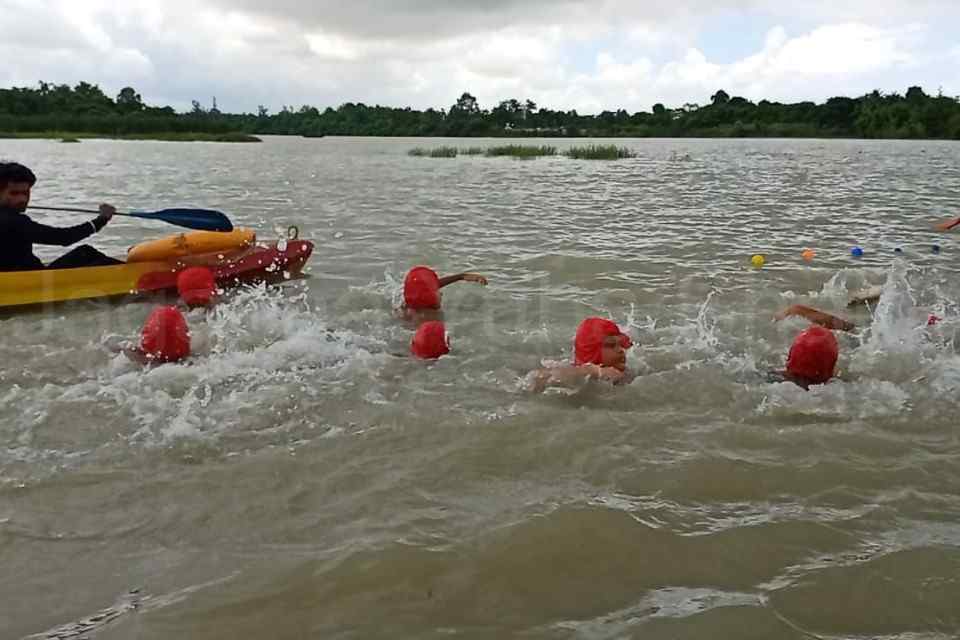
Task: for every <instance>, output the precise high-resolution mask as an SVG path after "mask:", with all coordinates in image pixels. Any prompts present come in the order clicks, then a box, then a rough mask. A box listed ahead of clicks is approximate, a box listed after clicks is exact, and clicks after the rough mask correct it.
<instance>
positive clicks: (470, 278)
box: [440, 272, 487, 289]
mask: <svg viewBox="0 0 960 640" xmlns="http://www.w3.org/2000/svg"><path fill="white" fill-rule="evenodd" d="M461 280H463V281H466V282H476V283H477V284H482V285H486V284H487V279H486V278H485V277H483V276H482V275H480V274H479V273H470V272H466V273H458V274H456V275H453V276H444V277H443V278H440V288H441V289H443V288H444V287H445V286H447V285H448V284H453V283H454V282H460V281H461Z"/></svg>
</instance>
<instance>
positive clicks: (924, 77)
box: [0, 0, 960, 114]
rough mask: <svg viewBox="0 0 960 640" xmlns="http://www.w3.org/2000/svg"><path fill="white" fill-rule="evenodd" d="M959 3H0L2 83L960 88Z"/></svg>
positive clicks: (237, 96)
mask: <svg viewBox="0 0 960 640" xmlns="http://www.w3.org/2000/svg"><path fill="white" fill-rule="evenodd" d="M957 27H960V0H911V1H909V2H908V1H904V0H793V1H792V2H772V1H768V0H668V1H661V0H647V1H645V0H593V1H586V0H312V1H310V0H271V1H270V2H265V1H264V0H124V1H123V2H116V1H115V0H0V34H2V35H0V59H2V60H4V61H5V64H3V65H0V87H10V86H35V85H36V83H37V82H38V81H40V80H44V81H47V82H55V83H68V84H71V85H72V84H76V83H77V82H80V81H87V82H92V83H95V84H99V85H100V87H101V88H102V89H103V90H104V91H105V92H106V93H107V94H108V95H111V96H115V95H116V93H118V92H119V90H120V89H121V88H123V87H124V86H132V87H134V88H135V89H136V90H137V91H138V92H139V93H140V94H141V95H142V96H143V99H144V101H145V102H147V103H149V104H152V105H171V106H173V107H175V108H177V109H181V110H185V109H187V108H189V106H190V103H191V101H192V100H194V99H196V100H198V101H200V102H201V104H204V105H207V106H209V105H210V104H211V102H212V100H213V98H214V97H216V100H217V104H218V106H219V108H220V109H221V110H222V111H228V112H255V111H256V110H257V107H258V106H259V105H264V106H266V107H267V108H268V109H270V111H271V112H275V111H277V110H279V109H280V108H281V107H282V106H284V105H290V106H292V107H294V108H299V107H300V106H301V105H304V104H309V105H314V106H317V107H319V108H320V109H323V108H325V107H328V106H332V107H336V106H338V105H340V104H342V103H344V102H363V103H366V104H370V105H373V104H381V105H388V106H398V107H404V106H409V107H413V108H416V109H424V108H427V107H434V108H448V107H449V106H450V105H451V104H453V103H454V102H455V101H456V99H457V98H458V97H459V96H460V94H461V93H463V92H464V91H469V92H470V93H471V94H473V95H474V96H476V97H477V98H478V100H479V102H480V105H481V107H483V108H492V107H494V106H496V105H497V103H499V102H500V101H501V100H505V99H509V98H517V99H520V100H524V99H528V98H529V99H531V100H533V101H534V102H536V103H537V104H538V105H539V106H541V107H549V108H551V109H561V110H568V109H576V110H578V111H579V112H580V113H584V114H586V113H598V112H600V111H602V110H604V109H610V110H615V109H619V108H624V109H627V110H628V111H630V112H635V111H649V110H650V109H651V107H652V106H653V104H655V103H657V102H661V103H663V104H665V105H667V106H668V107H679V106H682V105H684V104H686V103H695V104H705V103H708V102H709V100H710V96H711V95H712V94H713V93H715V92H716V91H717V90H718V89H723V90H725V91H726V92H727V93H728V94H730V95H731V96H735V95H739V96H743V97H745V98H748V99H750V100H761V99H769V100H776V101H782V102H791V101H793V102H795V101H801V100H814V101H817V102H820V101H823V100H825V99H827V98H829V97H832V96H837V95H844V96H858V95H863V94H864V93H867V92H869V91H872V90H874V89H879V90H881V91H883V92H893V91H896V92H899V93H904V92H905V91H906V89H907V88H908V87H909V86H912V85H921V86H923V87H924V89H926V90H927V92H928V93H937V92H938V90H942V91H943V93H944V94H946V95H951V96H956V95H960V38H958V37H956V33H955V30H956V28H957Z"/></svg>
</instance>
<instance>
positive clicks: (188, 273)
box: [177, 267, 217, 307]
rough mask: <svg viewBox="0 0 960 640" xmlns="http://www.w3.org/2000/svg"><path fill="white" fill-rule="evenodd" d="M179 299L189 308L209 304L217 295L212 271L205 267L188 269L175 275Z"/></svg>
mask: <svg viewBox="0 0 960 640" xmlns="http://www.w3.org/2000/svg"><path fill="white" fill-rule="evenodd" d="M177 292H178V293H179V294H180V299H181V300H183V301H184V302H185V303H186V304H188V305H190V306H191V307H195V306H205V305H208V304H210V302H211V301H212V300H213V296H214V295H216V293H217V283H216V280H214V277H213V271H211V270H210V269H208V268H207V267H190V268H188V269H184V270H183V271H181V272H180V273H179V274H178V275H177Z"/></svg>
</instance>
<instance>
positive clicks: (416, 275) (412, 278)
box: [403, 267, 440, 309]
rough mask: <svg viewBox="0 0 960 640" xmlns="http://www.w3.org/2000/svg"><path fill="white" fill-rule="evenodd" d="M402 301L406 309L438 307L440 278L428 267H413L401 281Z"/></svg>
mask: <svg viewBox="0 0 960 640" xmlns="http://www.w3.org/2000/svg"><path fill="white" fill-rule="evenodd" d="M403 302H404V303H405V304H406V305H407V308H408V309H439V308H440V278H439V277H437V274H436V272H435V271H434V270H433V269H431V268H430V267H414V268H413V269H410V272H409V273H407V277H406V279H405V280H404V281H403Z"/></svg>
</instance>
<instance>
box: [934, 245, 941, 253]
mask: <svg viewBox="0 0 960 640" xmlns="http://www.w3.org/2000/svg"><path fill="white" fill-rule="evenodd" d="M933 252H934V253H940V245H938V244H935V245H933Z"/></svg>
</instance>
